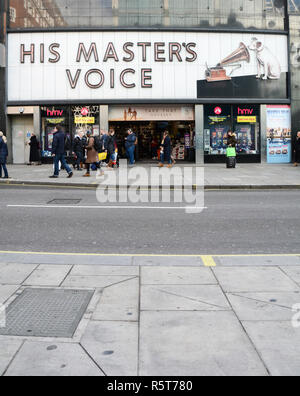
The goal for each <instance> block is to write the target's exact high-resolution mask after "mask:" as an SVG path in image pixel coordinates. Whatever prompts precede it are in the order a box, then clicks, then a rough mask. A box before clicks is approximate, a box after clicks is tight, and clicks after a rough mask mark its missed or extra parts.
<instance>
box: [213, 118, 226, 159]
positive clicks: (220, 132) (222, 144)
mask: <svg viewBox="0 0 300 396" xmlns="http://www.w3.org/2000/svg"><path fill="white" fill-rule="evenodd" d="M229 129H230V127H229V126H227V125H224V126H223V125H218V126H215V127H213V128H212V129H211V148H212V154H225V153H226V149H227V136H228V131H229Z"/></svg>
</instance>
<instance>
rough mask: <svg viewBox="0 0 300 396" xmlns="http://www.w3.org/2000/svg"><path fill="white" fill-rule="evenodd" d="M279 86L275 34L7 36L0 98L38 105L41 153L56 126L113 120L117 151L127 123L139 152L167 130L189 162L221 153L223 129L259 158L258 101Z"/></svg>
mask: <svg viewBox="0 0 300 396" xmlns="http://www.w3.org/2000/svg"><path fill="white" fill-rule="evenodd" d="M261 48H262V51H263V52H265V53H264V55H261ZM278 51H279V52H280V54H281V56H280V57H278V58H277V56H276V53H277V52H278ZM263 56H265V57H266V64H265V65H264V66H262V64H261V63H262V60H261V58H262V57H263ZM288 86H289V62H288V38H287V36H286V35H285V34H282V35H279V34H276V35H275V34H257V35H256V37H254V35H253V34H250V33H247V34H241V33H208V32H207V33H204V32H199V33H187V32H172V33H170V32H152V33H150V32H148V33H145V32H127V33H126V34H124V33H123V32H88V33H87V32H79V33H78V32H77V33H75V32H59V33H56V34H55V35H53V33H32V32H28V33H10V34H9V35H8V106H9V107H14V108H16V107H17V108H23V107H24V108H27V107H28V106H32V107H34V108H38V109H39V123H40V134H39V137H40V140H41V145H42V155H43V158H49V157H50V156H51V155H50V152H51V142H52V139H53V128H54V126H55V125H57V124H61V125H62V126H63V127H64V129H65V131H66V133H67V135H68V137H69V139H70V142H72V140H73V139H74V137H75V136H76V134H77V133H78V132H79V131H87V130H90V131H92V132H93V133H94V134H99V133H100V130H101V129H105V130H108V129H109V128H115V129H116V131H117V135H118V136H119V139H120V143H119V144H120V152H121V153H122V151H123V150H122V139H124V137H125V132H126V129H128V128H132V129H133V130H134V131H135V132H136V133H137V136H138V139H139V146H138V150H137V155H138V159H141V160H150V159H153V158H155V157H156V156H155V155H154V154H155V153H154V151H153V147H154V146H155V142H157V143H159V141H160V139H161V136H162V133H163V132H164V130H168V131H169V132H170V135H171V137H172V140H173V147H174V155H175V157H176V159H178V160H186V161H190V162H197V163H203V161H205V162H220V161H224V158H223V157H224V154H225V149H226V144H227V133H228V131H229V130H233V131H234V132H235V133H236V134H237V137H238V141H239V145H238V156H239V160H240V161H243V162H261V160H262V159H263V158H267V155H266V154H267V153H266V152H265V153H264V154H265V155H264V156H262V153H263V150H266V149H265V148H266V146H267V136H266V133H267V128H266V127H267V125H266V115H267V105H276V106H285V107H286V106H287V105H289V104H290V98H289V90H288ZM33 125H34V121H33ZM28 135H29V131H25V133H24V136H25V140H26V138H28ZM18 137H19V136H18Z"/></svg>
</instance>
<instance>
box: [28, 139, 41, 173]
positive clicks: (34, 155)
mask: <svg viewBox="0 0 300 396" xmlns="http://www.w3.org/2000/svg"><path fill="white" fill-rule="evenodd" d="M28 144H29V146H30V156H29V164H28V165H32V164H34V163H36V164H39V163H40V152H39V151H40V144H39V142H38V140H37V137H36V135H35V134H34V133H32V134H31V137H30V141H29V143H28Z"/></svg>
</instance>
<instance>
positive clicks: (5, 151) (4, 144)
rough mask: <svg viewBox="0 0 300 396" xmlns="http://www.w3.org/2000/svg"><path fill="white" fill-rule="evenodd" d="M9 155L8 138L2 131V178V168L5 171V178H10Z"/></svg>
mask: <svg viewBox="0 0 300 396" xmlns="http://www.w3.org/2000/svg"><path fill="white" fill-rule="evenodd" d="M7 157H8V148H7V139H6V136H4V133H3V132H0V178H2V169H3V171H4V179H9V177H8V171H7V167H6V162H7Z"/></svg>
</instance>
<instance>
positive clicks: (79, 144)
mask: <svg viewBox="0 0 300 396" xmlns="http://www.w3.org/2000/svg"><path fill="white" fill-rule="evenodd" d="M84 145H85V143H84V142H83V140H82V136H80V134H78V135H76V136H75V139H74V142H73V153H74V154H75V156H76V160H75V164H74V168H77V170H78V171H81V168H80V164H81V163H83V151H84Z"/></svg>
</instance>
